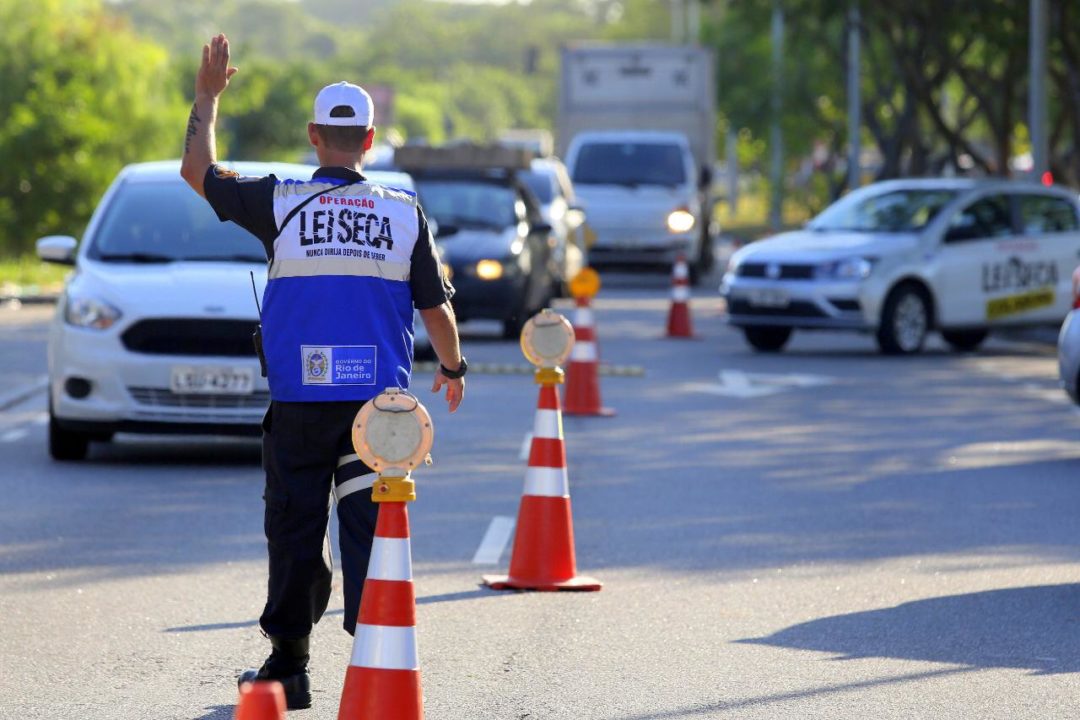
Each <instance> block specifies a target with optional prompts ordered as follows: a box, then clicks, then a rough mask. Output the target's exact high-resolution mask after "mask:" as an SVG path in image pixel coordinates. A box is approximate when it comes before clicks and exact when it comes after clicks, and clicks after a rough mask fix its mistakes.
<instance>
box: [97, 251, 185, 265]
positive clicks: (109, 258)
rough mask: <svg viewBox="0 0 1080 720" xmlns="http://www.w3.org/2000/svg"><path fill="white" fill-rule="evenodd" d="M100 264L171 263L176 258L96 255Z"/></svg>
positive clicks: (140, 254)
mask: <svg viewBox="0 0 1080 720" xmlns="http://www.w3.org/2000/svg"><path fill="white" fill-rule="evenodd" d="M97 259H98V260H101V261H102V262H133V263H171V262H176V258H174V257H170V256H168V255H156V254H154V253H139V252H136V253H103V254H101V255H98V257H97Z"/></svg>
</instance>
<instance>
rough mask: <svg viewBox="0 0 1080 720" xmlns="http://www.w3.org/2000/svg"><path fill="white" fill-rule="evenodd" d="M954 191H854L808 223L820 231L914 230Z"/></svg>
mask: <svg viewBox="0 0 1080 720" xmlns="http://www.w3.org/2000/svg"><path fill="white" fill-rule="evenodd" d="M956 195H957V192H956V191H955V190H941V189H933V190H891V191H889V192H884V193H878V194H876V195H869V196H867V195H866V194H865V193H855V194H852V195H848V196H847V197H845V198H843V199H842V200H839V201H837V202H835V203H833V204H832V205H830V206H829V207H827V208H826V209H825V210H824V211H823V212H822V213H821V214H820V215H818V216H817V217H816V218H814V219H813V220H811V221H810V223H809V224H808V225H807V227H808V228H810V229H811V230H816V231H819V232H824V231H848V232H886V233H890V232H893V233H898V232H914V231H917V230H921V229H922V228H924V227H926V225H927V224H929V223H930V221H931V220H933V219H934V218H935V217H937V215H938V213H940V212H941V210H942V208H944V207H945V206H946V205H948V204H949V202H951V201H952V200H953V198H955V197H956Z"/></svg>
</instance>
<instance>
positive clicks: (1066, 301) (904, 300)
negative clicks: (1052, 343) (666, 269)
mask: <svg viewBox="0 0 1080 720" xmlns="http://www.w3.org/2000/svg"><path fill="white" fill-rule="evenodd" d="M1078 218H1080V207H1078V203H1077V197H1076V194H1075V193H1074V192H1070V191H1068V190H1065V189H1063V188H1056V187H1043V186H1041V185H1038V184H1035V183H1026V182H1020V181H1006V180H956V179H952V180H928V179H916V180H891V181H887V182H881V183H876V184H873V185H869V186H867V187H864V188H861V189H859V190H856V191H854V192H852V193H851V194H849V195H847V196H845V197H844V198H842V199H841V200H839V201H837V202H836V203H834V204H833V205H831V206H830V207H828V208H826V209H825V211H824V212H822V213H821V214H820V215H818V216H817V217H816V218H814V219H813V220H811V221H810V223H809V224H808V225H807V226H806V228H805V229H803V230H799V231H796V232H789V233H784V234H782V235H778V236H775V237H772V238H769V239H766V240H761V241H759V242H755V243H752V244H750V245H748V246H746V247H744V248H742V249H741V250H739V251H738V252H736V253H735V254H734V255H732V257H731V261H730V264H729V265H728V271H727V273H726V274H725V276H724V279H723V282H722V284H721V286H720V292H721V294H722V295H723V296H724V298H725V299H726V300H727V307H728V321H729V322H730V323H731V324H732V325H735V326H737V327H740V328H742V329H743V332H744V333H745V335H746V339H747V341H748V342H749V343H750V345H752V346H753V347H754V348H755V349H757V350H761V351H773V352H775V351H777V350H780V349H782V348H783V346H784V345H785V344H786V343H787V341H788V339H789V338H790V337H791V333H792V331H793V330H795V329H811V330H812V329H840V330H856V331H864V332H872V333H874V334H875V335H876V336H877V340H878V344H879V346H880V347H881V350H882V351H883V352H886V353H894V354H906V353H914V352H918V351H919V350H921V349H922V346H923V342H924V341H925V339H926V335H927V333H928V332H929V331H930V330H933V329H937V330H939V331H940V332H941V334H942V336H943V337H944V338H945V340H946V342H948V343H949V344H950V345H951V346H952V347H953V348H955V349H957V350H973V349H975V348H976V347H978V346H979V344H980V343H981V342H982V341H983V339H985V338H986V335H987V333H988V332H989V331H990V330H992V329H994V328H998V327H1006V326H1022V325H1051V324H1059V323H1060V322H1061V321H1062V320H1063V319H1064V318H1065V316H1066V314H1067V313H1068V312H1069V310H1070V308H1071V306H1072V283H1071V276H1072V271H1073V268H1074V267H1075V266H1076V262H1077V258H1078V257H1080V219H1078Z"/></svg>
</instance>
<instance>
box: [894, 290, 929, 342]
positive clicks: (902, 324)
mask: <svg viewBox="0 0 1080 720" xmlns="http://www.w3.org/2000/svg"><path fill="white" fill-rule="evenodd" d="M928 324H929V323H928V322H927V318H926V305H925V304H924V303H923V301H922V298H920V297H919V296H918V295H915V294H913V293H909V294H907V295H905V296H904V297H902V298H901V299H900V302H898V303H897V304H896V316H895V319H894V320H893V330H895V332H896V343H897V345H899V346H900V349H901V350H903V351H904V352H913V351H915V350H918V349H919V346H920V345H922V342H923V338H924V337H925V336H926V328H927V325H928Z"/></svg>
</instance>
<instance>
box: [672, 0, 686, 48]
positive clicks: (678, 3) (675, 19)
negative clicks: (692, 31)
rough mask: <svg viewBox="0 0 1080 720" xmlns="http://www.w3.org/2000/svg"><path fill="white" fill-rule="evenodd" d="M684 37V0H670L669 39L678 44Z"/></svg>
mask: <svg viewBox="0 0 1080 720" xmlns="http://www.w3.org/2000/svg"><path fill="white" fill-rule="evenodd" d="M685 38H686V0H671V41H672V42H673V43H676V44H678V45H681V44H682V43H683V42H685Z"/></svg>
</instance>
